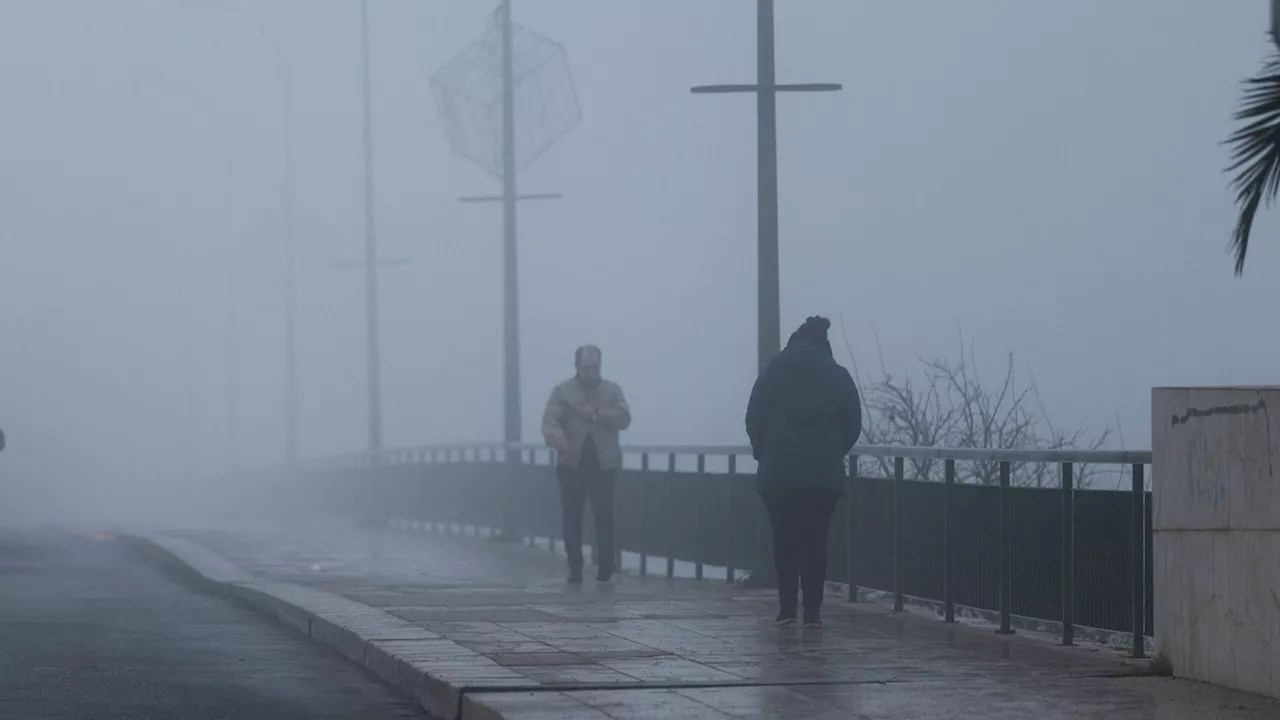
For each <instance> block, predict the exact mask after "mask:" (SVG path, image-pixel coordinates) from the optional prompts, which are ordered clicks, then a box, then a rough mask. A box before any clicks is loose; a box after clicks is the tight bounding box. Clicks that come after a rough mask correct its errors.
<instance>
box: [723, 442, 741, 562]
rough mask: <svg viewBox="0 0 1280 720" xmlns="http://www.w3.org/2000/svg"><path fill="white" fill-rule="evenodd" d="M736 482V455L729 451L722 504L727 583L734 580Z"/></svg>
mask: <svg viewBox="0 0 1280 720" xmlns="http://www.w3.org/2000/svg"><path fill="white" fill-rule="evenodd" d="M737 484H738V456H737V455H734V454H733V453H729V478H728V482H727V483H726V484H725V485H726V487H727V488H728V489H727V490H725V494H726V495H727V496H728V497H726V498H725V504H724V507H725V510H724V513H725V524H724V527H725V533H724V581H725V582H726V583H729V584H733V582H734V569H733V547H734V545H733V541H734V535H735V533H734V526H733V500H734V495H735V492H734V490H735V488H734V486H736V485H737Z"/></svg>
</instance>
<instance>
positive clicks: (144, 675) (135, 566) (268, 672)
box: [0, 530, 426, 720]
mask: <svg viewBox="0 0 1280 720" xmlns="http://www.w3.org/2000/svg"><path fill="white" fill-rule="evenodd" d="M0 718H5V720H19V719H22V720H26V719H28V718H30V719H35V718H39V719H41V720H70V719H72V718H75V719H77V720H79V719H81V718H86V719H87V718H93V719H94V720H97V719H103V720H107V719H110V720H116V719H124V718H130V719H132V718H166V719H168V718H172V719H174V720H177V719H181V718H191V719H200V720H215V719H216V720H224V719H225V720H248V719H250V718H254V719H258V718H262V719H270V720H292V719H293V718H307V719H311V718H419V719H424V718H426V715H425V714H424V713H423V712H422V711H421V710H419V709H418V708H417V706H416V705H414V704H413V703H412V702H411V701H409V700H407V699H404V698H402V697H400V696H398V695H395V694H394V693H393V692H392V691H391V690H389V689H387V688H386V687H385V686H383V685H382V684H381V683H379V682H378V680H377V679H375V678H373V677H372V676H370V675H368V674H366V673H365V672H364V671H363V670H361V669H360V668H357V667H356V666H354V665H352V664H351V663H349V662H347V661H346V660H345V659H343V658H341V657H339V656H337V655H336V654H332V653H330V652H328V651H326V650H324V649H322V648H320V647H319V646H317V645H314V644H312V643H311V642H310V641H309V640H307V639H305V638H303V637H301V636H298V635H294V634H292V631H290V630H288V629H286V628H283V627H280V626H278V625H276V624H275V623H273V622H271V621H269V620H267V619H266V618H263V617H261V616H259V615H257V614H255V613H254V612H253V611H251V610H249V609H247V608H244V607H241V606H240V605H238V604H235V603H233V602H231V601H228V600H224V599H222V598H219V597H214V596H211V595H208V594H205V593H203V592H201V591H200V590H198V589H195V588H194V587H192V586H191V585H189V584H188V583H187V582H186V581H185V580H182V579H179V578H177V577H175V576H173V575H171V574H169V573H168V572H167V571H164V570H161V569H159V568H157V567H155V566H154V565H152V564H151V563H150V562H149V561H147V560H145V559H143V558H142V556H141V555H140V554H139V553H138V552H137V551H136V550H134V549H132V548H130V547H129V546H128V545H126V544H125V543H123V542H120V541H113V540H112V539H110V538H99V539H96V540H95V539H93V538H89V537H80V536H76V535H71V534H69V533H67V534H63V533H57V532H48V533H39V534H36V533H20V532H16V531H5V530H0Z"/></svg>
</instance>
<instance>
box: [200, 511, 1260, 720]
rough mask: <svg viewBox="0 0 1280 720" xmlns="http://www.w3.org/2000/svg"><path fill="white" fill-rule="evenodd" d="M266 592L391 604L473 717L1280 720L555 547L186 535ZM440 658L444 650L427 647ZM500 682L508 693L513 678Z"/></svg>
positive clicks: (988, 646)
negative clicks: (791, 607) (629, 571)
mask: <svg viewBox="0 0 1280 720" xmlns="http://www.w3.org/2000/svg"><path fill="white" fill-rule="evenodd" d="M184 535H185V537H187V538H189V539H191V540H194V541H195V542H197V543H198V544H199V545H201V546H202V547H205V548H207V549H209V550H212V551H213V552H215V553H217V554H219V555H221V556H223V557H225V558H227V559H229V560H231V561H232V562H233V563H235V564H236V565H238V566H239V567H241V568H243V569H244V570H247V571H248V572H250V573H253V574H254V575H257V576H259V577H262V578H266V579H270V580H276V581H282V582H289V583H296V584H299V585H304V586H308V587H312V588H316V589H320V590H325V591H328V592H331V593H335V594H337V595H340V596H343V597H345V598H348V599H350V600H354V601H356V602H359V603H363V604H365V605H368V606H371V607H374V608H378V609H380V610H382V611H384V612H386V613H389V614H390V615H393V616H395V617H398V618H401V619H403V620H405V621H407V622H409V623H412V624H414V625H417V626H419V627H421V628H424V629H426V630H429V631H430V632H431V633H434V634H435V635H438V636H440V637H442V638H445V639H447V640H449V641H452V642H453V643H456V644H457V645H458V646H461V648H465V649H466V650H468V651H472V652H475V653H479V654H481V655H484V656H486V657H487V658H489V659H490V660H492V662H493V663H496V665H499V666H501V668H500V669H502V670H503V672H502V673H489V674H490V675H491V676H492V677H493V678H494V680H495V682H494V683H493V687H492V688H486V687H484V684H483V683H478V684H475V686H473V687H470V688H469V689H468V690H467V692H466V696H465V700H464V712H463V716H464V717H466V718H498V717H502V718H512V719H520V718H618V719H622V718H651V717H652V718H657V717H662V718H668V717H675V718H883V719H885V720H889V719H895V720H896V719H898V718H978V717H980V718H993V719H997V718H1027V717H1035V718H1037V720H1048V719H1056V718H1084V717H1089V718H1097V717H1104V718H1116V719H1117V720H1130V719H1138V718H1144V719H1145V718H1160V719H1165V720H1175V719H1176V720H1181V719H1182V718H1186V719H1188V720H1190V719H1191V718H1197V719H1202V718H1203V719H1209V718H1246V719H1252V718H1275V717H1280V705H1278V704H1277V703H1275V702H1273V701H1271V700H1268V699H1265V698H1259V697H1256V696H1251V695H1246V694H1243V693H1237V692H1233V691H1228V690H1223V689H1220V688H1215V687H1211V686H1206V685H1200V684H1196V683H1191V682H1186V681H1180V680H1169V679H1162V678H1155V677H1147V676H1141V673H1143V672H1144V671H1145V664H1143V663H1140V662H1134V661H1129V660H1127V659H1125V658H1123V657H1122V656H1120V655H1119V654H1117V653H1115V652H1113V651H1110V650H1104V649H1099V648H1094V649H1086V648H1060V647H1056V646H1053V645H1051V644H1049V643H1046V642H1043V641H1041V640H1039V639H1035V638H1030V637H1025V636H1014V637H1001V636H997V635H995V634H994V633H992V632H990V631H989V630H986V629H984V628H973V627H966V626H957V625H945V624H943V623H940V622H937V621H933V620H930V619H927V618H920V617H916V616H912V615H894V614H892V613H890V612H888V611H886V610H885V609H883V608H881V607H879V606H871V605H850V604H847V603H844V602H842V601H841V599H839V598H829V599H828V603H827V606H826V608H825V617H826V621H827V623H826V627H825V628H824V629H822V630H820V631H806V630H803V629H801V628H796V627H790V628H777V627H774V626H773V623H772V615H773V612H774V609H775V606H774V603H773V599H772V596H771V594H770V593H767V592H759V591H747V590H743V589H741V588H738V587H735V586H728V585H725V584H724V583H722V582H701V583H699V582H695V581H689V580H665V579H658V578H639V577H635V576H622V577H619V578H617V579H615V581H614V582H613V583H610V584H607V585H601V584H596V583H593V582H591V581H590V580H588V582H587V583H586V584H585V585H583V586H580V587H578V586H569V585H567V584H565V583H564V581H563V570H564V568H563V564H562V563H563V561H562V559H560V558H554V557H553V556H551V555H550V554H549V553H547V552H545V551H536V550H531V549H528V548H523V547H519V546H510V545H494V544H489V543H485V542H484V541H482V540H479V539H473V538H458V537H454V536H435V535H425V534H417V533H390V532H388V533H368V532H359V531H355V530H351V529H345V528H337V527H332V526H327V527H324V528H319V529H318V528H310V529H298V528H295V529H291V530H289V531H287V532H286V531H271V532H261V531H257V532H250V531H237V532H234V533H232V532H214V531H209V532H200V533H184ZM426 642H430V643H436V644H438V643H439V642H440V641H438V640H432V641H426ZM498 680H501V682H498Z"/></svg>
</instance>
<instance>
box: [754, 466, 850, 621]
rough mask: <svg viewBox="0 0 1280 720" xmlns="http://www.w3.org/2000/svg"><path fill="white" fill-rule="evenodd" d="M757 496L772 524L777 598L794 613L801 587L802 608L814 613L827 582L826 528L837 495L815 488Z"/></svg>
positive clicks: (820, 605) (819, 605)
mask: <svg viewBox="0 0 1280 720" xmlns="http://www.w3.org/2000/svg"><path fill="white" fill-rule="evenodd" d="M761 497H762V498H763V499H764V506H765V509H766V510H767V511H768V513H769V524H770V526H772V528H773V566H774V569H775V570H776V571H777V573H778V602H779V603H780V604H781V605H782V609H783V610H784V611H786V612H792V613H794V612H795V611H796V609H797V602H796V601H797V600H798V595H799V592H800V589H801V588H802V587H803V588H804V609H805V611H806V612H809V613H816V612H817V611H818V610H819V608H821V607H822V595H823V591H824V589H825V586H826V582H827V530H828V528H829V527H830V526H831V515H832V514H833V513H834V512H835V509H836V503H837V502H838V501H839V497H838V496H836V495H835V494H834V493H829V492H822V491H818V490H793V491H778V492H766V493H763V494H762V495H761Z"/></svg>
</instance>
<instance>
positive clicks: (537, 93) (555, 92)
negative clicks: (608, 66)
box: [431, 9, 582, 179]
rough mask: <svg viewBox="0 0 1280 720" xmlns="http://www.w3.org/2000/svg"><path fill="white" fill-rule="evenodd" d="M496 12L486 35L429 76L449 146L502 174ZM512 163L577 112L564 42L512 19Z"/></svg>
mask: <svg viewBox="0 0 1280 720" xmlns="http://www.w3.org/2000/svg"><path fill="white" fill-rule="evenodd" d="M504 21H505V17H504V14H503V12H502V10H501V9H499V10H498V11H497V12H495V13H494V14H493V16H491V18H490V22H489V23H488V27H487V28H486V30H485V32H484V34H483V35H481V36H480V37H479V38H478V39H476V40H475V41H474V42H472V43H471V44H470V45H468V46H467V47H466V48H465V49H463V50H462V52H460V53H458V54H457V55H455V56H454V57H453V59H452V60H450V61H449V62H448V63H447V64H445V66H444V67H442V68H440V70H439V71H437V72H436V74H435V75H434V76H432V78H431V92H432V95H433V96H434V98H435V103H436V110H437V112H438V113H439V114H440V121H441V125H442V126H443V127H444V132H445V136H446V137H447V138H448V140H449V145H450V147H452V148H453V151H454V152H455V153H457V154H458V155H460V156H462V157H464V158H466V159H467V160H470V161H471V162H472V163H474V164H475V165H477V166H479V167H480V168H481V169H482V170H484V171H486V172H488V173H489V174H490V175H492V176H494V177H496V178H499V179H501V178H502V23H503V22H504ZM511 36H512V66H513V73H512V76H513V77H512V80H513V81H512V85H513V88H514V95H515V167H516V172H517V174H518V173H520V172H522V171H524V170H526V169H527V168H529V166H531V165H533V163H534V162H536V161H537V159H538V158H540V157H541V156H542V155H543V154H544V153H546V152H547V150H549V149H551V146H552V145H554V144H555V143H556V142H557V141H559V140H560V138H562V137H564V136H565V135H566V134H567V133H568V132H569V131H570V130H572V129H573V126H574V125H577V124H578V121H579V120H580V119H581V117H582V115H581V111H580V109H579V107H578V97H577V94H576V93H575V92H574V88H573V77H572V76H571V75H570V73H569V61H568V58H567V56H566V53H565V50H564V46H562V45H561V44H560V43H557V42H555V41H552V40H550V39H548V38H546V37H544V36H542V35H539V34H537V33H535V32H533V31H531V30H529V29H528V28H525V27H522V26H520V25H516V24H514V23H513V24H512V26H511Z"/></svg>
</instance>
